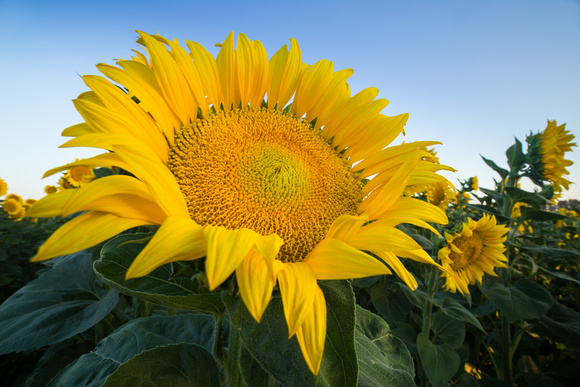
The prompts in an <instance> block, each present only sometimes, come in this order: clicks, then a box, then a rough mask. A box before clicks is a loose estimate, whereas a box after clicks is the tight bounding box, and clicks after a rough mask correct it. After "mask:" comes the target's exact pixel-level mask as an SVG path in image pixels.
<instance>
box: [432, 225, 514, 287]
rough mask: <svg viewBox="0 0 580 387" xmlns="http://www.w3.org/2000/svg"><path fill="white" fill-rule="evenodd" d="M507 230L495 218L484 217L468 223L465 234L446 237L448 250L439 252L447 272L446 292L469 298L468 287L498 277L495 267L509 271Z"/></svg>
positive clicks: (444, 273) (460, 233)
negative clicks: (487, 277)
mask: <svg viewBox="0 0 580 387" xmlns="http://www.w3.org/2000/svg"><path fill="white" fill-rule="evenodd" d="M507 231H508V228H507V227H506V226H504V225H498V224H497V223H496V219H495V217H494V216H491V217H490V216H488V215H484V216H483V218H481V219H480V220H479V221H477V222H475V221H474V220H473V219H468V220H467V223H464V224H463V226H462V230H461V231H460V232H457V233H455V234H453V235H451V234H448V233H445V239H446V240H447V246H446V247H444V248H442V249H441V250H439V255H438V256H439V260H440V261H441V265H442V266H443V268H444V269H446V271H445V272H443V273H442V276H443V277H445V279H446V284H445V288H446V290H449V291H451V292H453V293H455V292H456V291H457V290H459V291H460V292H461V293H462V294H469V289H468V287H467V286H468V285H473V284H475V282H476V281H478V282H479V283H481V279H482V278H483V275H484V274H485V273H487V274H489V275H493V276H497V274H495V273H494V271H493V269H494V268H495V267H507V265H506V264H505V262H507V258H506V257H505V255H504V254H503V251H504V250H505V247H504V245H503V243H504V242H505V240H506V237H505V234H506V233H507Z"/></svg>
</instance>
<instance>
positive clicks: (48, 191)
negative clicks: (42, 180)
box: [44, 185, 58, 195]
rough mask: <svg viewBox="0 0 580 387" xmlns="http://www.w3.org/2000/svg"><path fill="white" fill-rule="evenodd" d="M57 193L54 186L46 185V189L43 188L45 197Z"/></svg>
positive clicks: (56, 188)
mask: <svg viewBox="0 0 580 387" xmlns="http://www.w3.org/2000/svg"><path fill="white" fill-rule="evenodd" d="M56 192H58V187H56V186H54V185H47V186H46V187H44V193H45V194H47V195H50V194H53V193H56Z"/></svg>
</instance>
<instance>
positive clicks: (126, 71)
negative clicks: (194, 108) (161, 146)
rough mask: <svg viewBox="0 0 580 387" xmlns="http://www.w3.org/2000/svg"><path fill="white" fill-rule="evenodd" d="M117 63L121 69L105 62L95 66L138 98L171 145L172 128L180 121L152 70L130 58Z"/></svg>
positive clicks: (172, 137)
mask: <svg viewBox="0 0 580 387" xmlns="http://www.w3.org/2000/svg"><path fill="white" fill-rule="evenodd" d="M117 63H118V64H119V65H120V66H121V67H122V69H120V68H118V67H114V66H110V65H106V64H99V65H97V68H98V69H99V71H100V72H102V73H103V74H105V75H106V76H107V77H108V78H110V79H112V80H113V81H115V82H117V83H119V84H121V85H123V86H125V87H126V88H127V89H128V90H130V91H131V93H133V94H134V95H135V96H136V97H137V99H139V105H141V106H142V107H143V109H144V110H145V111H147V112H149V113H151V115H152V116H153V119H154V120H155V122H157V125H158V126H159V128H160V129H161V130H162V131H163V133H164V134H165V138H166V139H167V141H169V144H170V145H173V140H174V137H175V135H174V129H175V128H177V129H179V127H180V125H181V121H180V119H179V118H178V117H177V116H176V115H175V113H174V112H173V110H172V109H171V108H170V106H169V105H168V104H167V101H166V100H165V98H164V97H163V95H162V92H161V89H160V87H159V85H158V84H157V80H156V79H155V76H154V74H153V70H151V68H149V67H148V66H146V65H144V64H143V63H140V62H136V61H132V60H126V61H119V62H117Z"/></svg>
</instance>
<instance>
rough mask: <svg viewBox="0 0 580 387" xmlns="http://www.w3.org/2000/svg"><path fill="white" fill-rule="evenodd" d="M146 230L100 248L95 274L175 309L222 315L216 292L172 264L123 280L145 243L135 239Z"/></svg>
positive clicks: (120, 237)
mask: <svg viewBox="0 0 580 387" xmlns="http://www.w3.org/2000/svg"><path fill="white" fill-rule="evenodd" d="M149 236H151V234H149V233H137V234H125V235H119V236H117V237H116V238H114V239H112V240H110V241H109V242H108V243H107V244H106V245H105V246H103V249H102V250H101V259H100V260H98V261H96V262H95V265H94V266H95V271H96V273H97V275H98V276H99V277H100V278H101V279H102V280H103V281H104V282H105V283H107V284H108V285H109V286H111V287H112V288H114V289H117V290H118V291H120V292H122V293H125V294H129V295H131V296H134V297H138V298H140V299H142V300H145V301H150V302H154V303H157V304H161V305H164V306H168V307H171V308H177V309H186V310H195V311H203V312H208V313H213V314H221V313H222V312H223V311H224V310H225V307H224V305H223V303H222V301H221V296H220V294H219V293H210V292H209V291H208V290H207V288H204V287H200V286H199V282H198V281H197V280H196V279H191V278H190V277H189V276H183V277H182V276H176V273H175V272H174V270H173V267H174V266H173V265H172V264H167V265H163V266H161V267H159V268H157V269H155V270H154V271H153V272H151V273H149V274H148V275H146V276H144V277H140V278H133V279H130V280H128V281H125V274H126V273H127V269H128V268H129V266H130V265H131V263H132V262H133V260H134V259H135V257H137V255H138V254H139V252H141V250H142V249H143V248H144V247H145V244H143V243H138V242H137V241H139V240H142V239H145V238H147V237H149Z"/></svg>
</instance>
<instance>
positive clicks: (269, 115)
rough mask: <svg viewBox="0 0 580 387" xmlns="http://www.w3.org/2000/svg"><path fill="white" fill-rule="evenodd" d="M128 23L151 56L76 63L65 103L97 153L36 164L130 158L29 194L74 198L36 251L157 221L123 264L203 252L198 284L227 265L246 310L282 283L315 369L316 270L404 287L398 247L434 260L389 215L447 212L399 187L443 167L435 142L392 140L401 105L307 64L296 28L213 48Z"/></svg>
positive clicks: (320, 304) (216, 280) (74, 131)
mask: <svg viewBox="0 0 580 387" xmlns="http://www.w3.org/2000/svg"><path fill="white" fill-rule="evenodd" d="M139 34H140V35H141V37H140V39H139V40H138V42H139V43H141V44H142V45H143V46H144V47H145V51H146V53H147V55H145V54H143V53H139V54H137V56H136V57H134V58H132V59H131V60H121V61H119V62H117V65H118V66H111V65H105V64H99V65H98V66H97V67H98V69H99V70H100V71H101V72H102V73H103V74H104V75H105V76H106V77H107V78H108V79H106V78H104V77H99V76H85V77H83V79H84V81H85V82H86V84H87V85H88V86H89V88H90V89H91V90H90V91H88V92H85V93H83V94H81V95H80V96H79V98H78V99H76V100H74V104H75V107H76V108H77V110H78V111H79V113H80V114H81V115H82V117H83V118H84V120H85V122H83V123H81V124H78V125H74V126H72V127H70V128H68V129H66V130H65V131H64V132H63V135H64V136H69V137H73V139H71V140H70V141H68V142H67V143H65V144H64V145H63V146H65V147H71V146H90V147H96V148H102V149H105V150H106V152H105V153H103V154H101V155H98V156H95V157H92V158H90V159H85V160H78V161H75V162H74V163H71V164H67V165H65V166H62V167H58V168H55V169H52V170H50V171H48V172H47V173H46V176H47V175H51V174H54V173H57V172H60V171H65V170H70V171H69V175H70V178H72V179H74V180H77V181H78V180H79V179H77V178H75V177H74V173H73V171H74V168H77V167H84V168H97V167H109V166H112V167H114V168H119V169H121V170H123V171H126V172H127V173H123V174H118V175H109V176H105V177H102V178H99V179H95V180H93V181H92V182H91V184H85V185H83V186H81V187H80V188H79V189H78V192H74V193H73V192H71V191H70V190H69V191H68V192H67V190H62V191H59V192H57V193H55V194H52V195H47V196H46V197H45V198H43V199H41V200H40V201H39V202H38V203H37V204H35V205H34V206H33V208H32V209H31V211H30V213H29V215H30V216H33V217H44V216H55V215H63V216H66V215H68V214H71V213H73V212H79V211H86V212H85V213H83V214H82V215H80V216H77V217H76V218H74V219H73V220H71V221H69V222H68V223H67V224H65V225H64V226H62V227H61V228H60V229H59V230H57V231H56V232H55V233H54V234H53V235H52V236H51V237H50V238H49V239H48V240H47V242H46V243H45V244H44V245H43V246H42V247H41V248H40V249H39V251H38V254H37V255H36V257H35V258H34V259H35V260H37V261H38V260H44V259H49V258H52V257H55V256H58V255H63V254H68V253H72V252H75V251H79V250H81V249H84V248H87V247H90V246H92V245H95V244H97V243H99V242H101V241H103V240H106V239H108V238H111V237H113V236H115V235H117V234H119V233H120V232H122V231H125V230H127V229H130V228H133V227H136V226H140V225H159V226H160V227H159V228H158V230H157V232H156V234H155V235H154V236H153V238H152V239H151V240H150V242H149V243H148V244H147V246H146V247H145V248H144V249H143V251H142V252H141V253H140V254H139V255H138V256H137V257H136V259H135V260H134V262H133V264H132V265H131V267H130V268H129V270H128V272H127V276H126V277H127V278H133V277H140V276H144V275H146V274H148V273H150V272H151V271H153V270H154V269H156V268H157V267H159V266H162V265H164V264H167V263H169V262H174V261H187V260H195V259H204V268H205V271H206V276H207V280H208V285H209V288H210V290H214V289H216V288H217V287H219V286H220V285H221V284H222V283H223V282H224V281H225V280H227V279H228V278H229V277H230V276H231V275H232V274H233V273H235V274H236V276H235V277H236V281H237V285H238V287H239V293H240V296H241V298H242V300H243V301H244V303H245V305H246V306H247V308H248V310H249V311H250V313H251V314H252V316H253V317H254V318H255V319H256V320H257V321H258V322H259V321H260V319H261V316H262V314H263V312H264V310H265V309H266V307H267V305H268V302H269V300H270V298H271V295H272V292H273V289H274V286H275V285H278V287H279V290H280V293H281V297H282V300H283V305H284V314H285V317H286V321H287V324H288V331H289V335H290V336H293V335H296V337H297V339H298V343H299V345H300V348H301V350H302V352H303V354H304V358H305V360H306V363H307V365H308V367H310V370H311V371H312V372H314V373H317V372H318V370H319V367H320V362H321V360H322V353H323V350H324V342H325V335H326V333H325V332H326V302H325V298H324V294H323V293H322V290H321V289H320V288H319V286H318V284H317V280H333V279H347V278H360V277H366V276H374V275H380V274H391V273H392V271H391V270H393V271H395V273H396V274H398V275H399V276H400V277H401V278H402V279H403V280H404V281H405V282H406V283H407V284H408V285H409V286H410V287H411V288H413V289H415V288H416V287H417V282H416V280H415V278H414V277H413V276H412V275H411V274H410V273H409V272H408V271H407V270H406V269H405V267H404V266H403V265H402V264H401V262H400V261H399V258H398V257H404V258H410V259H414V260H417V261H420V262H424V263H427V264H432V265H437V266H439V265H438V264H436V263H435V262H433V260H432V259H431V258H430V257H429V255H428V254H427V253H426V252H425V251H424V250H423V249H422V248H421V246H420V245H418V244H417V243H416V242H415V241H414V240H413V239H412V238H410V237H409V236H407V235H406V234H404V233H403V232H402V231H400V230H399V229H398V228H396V226H397V225H398V224H401V223H410V224H414V225H417V226H420V227H425V228H428V229H430V230H432V231H434V232H437V231H436V230H435V229H434V228H433V227H432V226H431V225H430V224H429V223H440V224H445V223H447V218H446V216H445V214H444V212H443V211H442V210H441V209H439V208H438V207H437V206H434V205H432V204H430V203H427V202H425V201H422V200H418V199H416V198H412V197H405V196H403V193H404V191H405V190H406V189H407V187H411V186H414V187H420V186H426V185H428V184H433V183H436V182H439V181H444V180H445V179H444V178H442V177H441V176H439V175H438V174H437V172H438V171H439V170H442V169H451V168H449V167H446V166H444V165H440V164H438V162H437V159H436V158H435V157H434V155H433V154H431V153H430V152H429V151H427V150H426V149H427V147H428V146H433V145H434V144H437V142H434V141H420V142H414V143H404V144H402V145H398V146H389V145H390V144H391V142H392V141H393V140H394V139H395V138H396V137H397V136H398V135H399V134H400V133H402V132H403V127H404V126H405V123H406V121H407V118H408V115H407V114H402V115H399V116H394V117H390V116H385V115H383V114H382V113H381V112H382V110H383V109H384V108H385V107H386V106H387V104H388V101H387V100H385V99H375V98H376V97H377V95H378V90H377V89H375V88H368V89H364V90H362V91H361V92H359V93H357V94H356V95H351V92H350V87H349V85H348V83H347V82H346V80H347V78H348V77H349V76H351V75H352V73H353V71H352V70H350V69H346V70H340V71H335V70H334V68H333V64H332V62H330V61H328V60H321V61H319V62H317V63H314V64H306V63H303V62H302V55H301V52H300V48H299V47H298V43H297V42H296V40H294V39H291V45H290V48H288V47H287V46H283V47H282V48H281V49H280V50H279V51H278V52H276V53H275V54H274V55H273V56H272V57H271V58H270V59H268V55H267V53H266V51H265V49H264V46H263V45H262V43H261V42H259V41H257V40H254V41H250V40H249V39H248V38H247V37H246V36H245V35H243V34H240V35H239V36H238V39H237V46H236V44H235V43H234V35H233V33H232V34H230V35H229V36H228V37H227V38H226V40H225V42H224V43H223V44H221V45H219V46H220V49H219V53H218V54H217V57H214V56H213V55H212V54H211V53H210V52H209V51H207V50H206V49H205V48H204V47H203V46H201V45H200V44H198V43H195V42H190V41H186V44H187V49H188V50H189V51H186V49H185V48H184V47H182V46H181V45H179V43H178V42H177V40H168V39H166V38H164V37H162V36H159V35H149V34H146V33H143V32H139ZM124 90H126V92H125V91H124ZM290 101H292V103H291V104H290ZM81 176H91V175H89V174H88V170H87V173H82V174H81ZM371 177H372V178H371ZM67 179H69V177H67ZM69 181H70V180H69ZM61 184H62V185H63V186H64V183H61ZM89 228H90V229H91V230H93V231H92V232H91V233H89V234H87V232H86V230H87V229H89ZM369 253H372V254H369ZM377 257H378V259H377Z"/></svg>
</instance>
